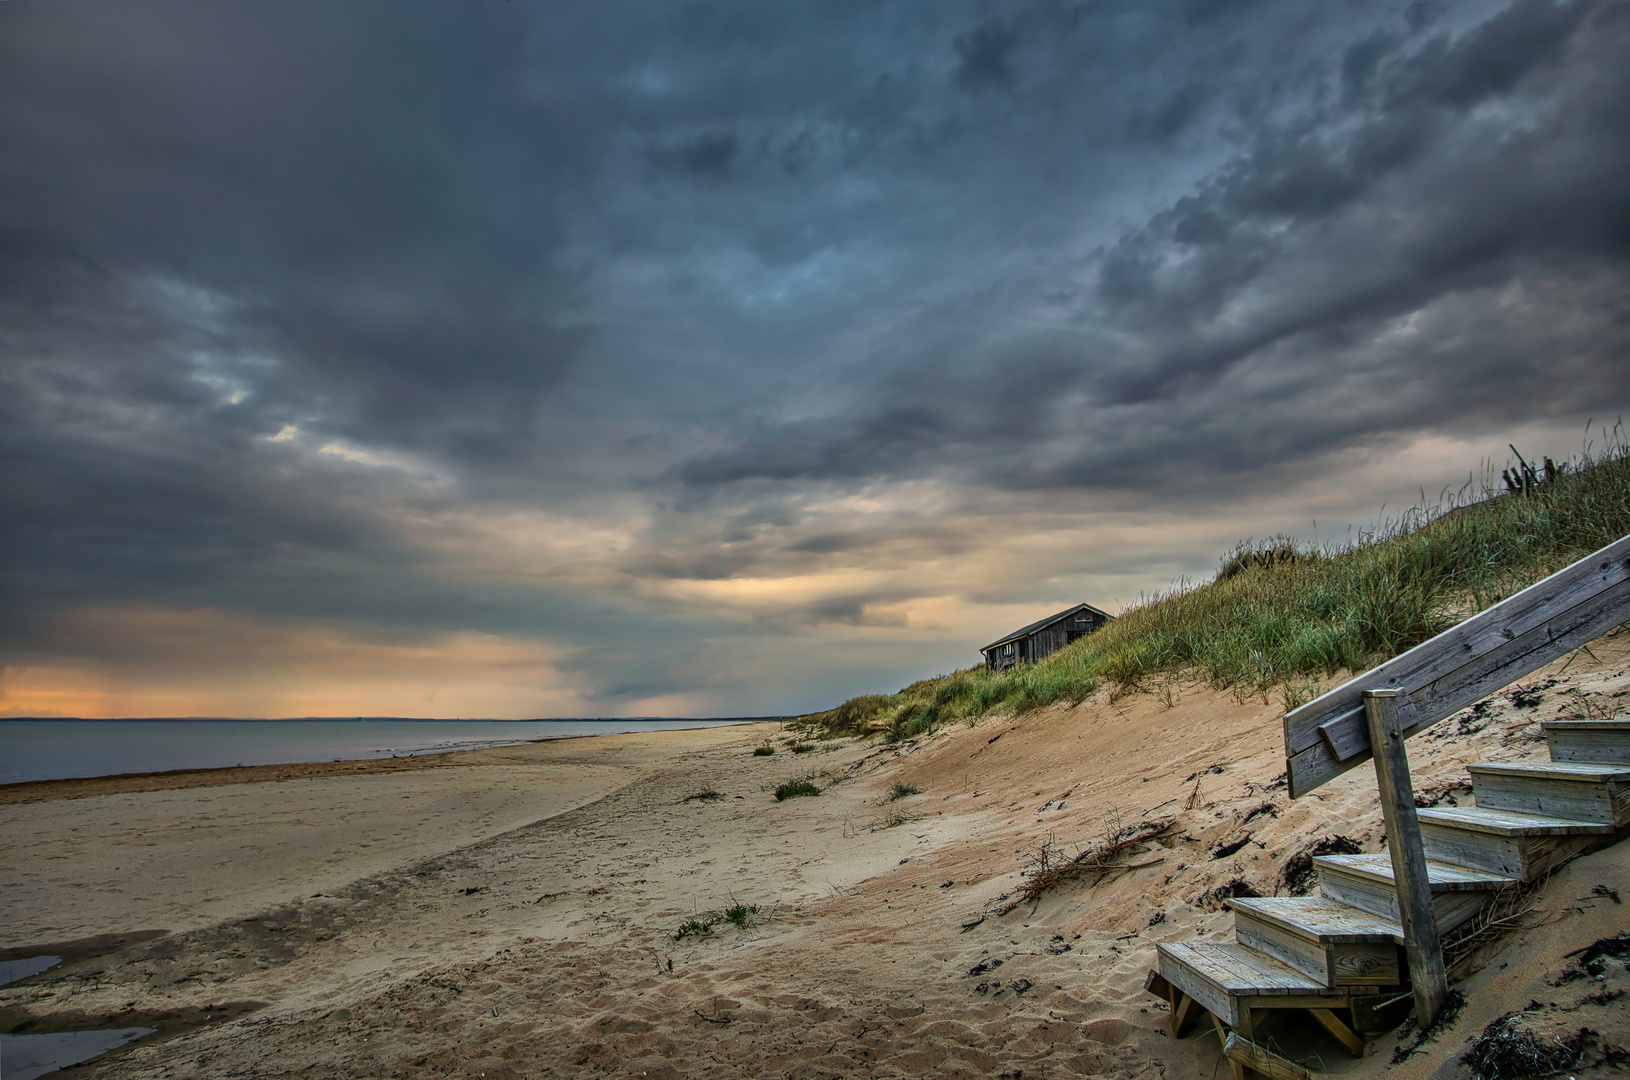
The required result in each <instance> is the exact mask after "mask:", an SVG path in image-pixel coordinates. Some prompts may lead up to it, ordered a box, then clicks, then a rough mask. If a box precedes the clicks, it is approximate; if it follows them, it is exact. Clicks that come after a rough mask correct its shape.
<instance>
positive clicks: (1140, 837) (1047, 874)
mask: <svg viewBox="0 0 1630 1080" xmlns="http://www.w3.org/2000/svg"><path fill="white" fill-rule="evenodd" d="M1175 826H1176V821H1175V819H1173V818H1159V819H1156V820H1154V821H1140V822H1137V823H1134V824H1130V825H1128V824H1123V823H1122V821H1121V818H1120V815H1119V814H1111V815H1110V816H1109V817H1108V818H1107V819H1105V822H1104V834H1103V839H1102V840H1100V841H1099V842H1098V843H1097V844H1094V845H1092V846H1091V847H1088V848H1086V849H1085V850H1083V851H1081V852H1079V853H1078V854H1077V855H1076V856H1075V857H1074V858H1066V857H1065V856H1064V851H1063V849H1062V848H1061V847H1059V846H1058V844H1057V842H1056V841H1054V839H1053V838H1052V836H1051V834H1049V836H1048V838H1047V839H1046V840H1045V841H1043V842H1042V844H1041V846H1040V847H1039V848H1037V849H1036V851H1035V853H1034V854H1032V855H1031V857H1030V863H1029V865H1028V866H1027V867H1026V868H1025V871H1024V873H1025V880H1024V883H1023V884H1022V885H1020V886H1019V888H1018V890H1017V891H1016V895H1015V896H1014V897H1013V899H1012V900H1011V901H1009V902H1008V903H1007V904H1006V906H1004V907H1002V908H1001V909H1000V910H999V911H998V914H1000V915H1006V914H1007V913H1008V912H1010V911H1012V910H1013V909H1014V908H1017V907H1018V906H1019V905H1021V904H1024V903H1032V904H1034V903H1037V902H1038V901H1040V900H1041V898H1042V897H1043V896H1044V895H1046V894H1047V893H1049V892H1051V891H1052V890H1054V889H1059V888H1062V887H1064V886H1066V885H1074V884H1078V883H1080V882H1086V883H1088V884H1091V885H1097V884H1099V883H1101V882H1103V881H1106V880H1108V879H1109V878H1112V877H1116V876H1118V875H1120V874H1124V873H1126V872H1127V871H1129V870H1136V869H1138V868H1139V867H1140V866H1145V865H1149V864H1148V863H1138V862H1128V861H1127V859H1126V857H1127V856H1130V855H1133V854H1135V852H1136V851H1137V849H1140V848H1141V847H1142V846H1143V845H1145V844H1148V843H1151V842H1153V841H1156V840H1160V839H1162V838H1163V837H1166V836H1167V835H1169V834H1170V833H1171V832H1172V830H1173V829H1174V828H1175ZM1156 861H1158V860H1156Z"/></svg>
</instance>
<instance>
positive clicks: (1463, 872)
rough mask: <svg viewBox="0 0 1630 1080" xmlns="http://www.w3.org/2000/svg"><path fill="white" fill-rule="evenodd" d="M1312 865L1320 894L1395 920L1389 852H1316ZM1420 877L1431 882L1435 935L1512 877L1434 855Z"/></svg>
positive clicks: (1456, 922) (1462, 918)
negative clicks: (1321, 853) (1450, 861)
mask: <svg viewBox="0 0 1630 1080" xmlns="http://www.w3.org/2000/svg"><path fill="white" fill-rule="evenodd" d="M1313 865H1314V867H1315V868H1316V869H1317V870H1318V872H1319V895H1320V896H1323V897H1324V898H1325V899H1327V900H1335V901H1337V902H1338V903H1342V904H1350V905H1351V906H1353V907H1356V908H1358V909H1359V910H1361V911H1367V912H1369V913H1370V914H1371V915H1379V916H1381V917H1382V918H1384V919H1389V920H1391V921H1393V922H1397V921H1398V919H1399V914H1398V892H1397V889H1396V888H1395V887H1394V885H1393V880H1392V859H1391V857H1390V856H1388V855H1384V854H1382V855H1316V856H1314V858H1313ZM1426 875H1427V878H1428V879H1429V880H1430V882H1431V888H1432V906H1433V907H1434V908H1435V909H1436V910H1437V914H1438V930H1439V932H1440V933H1441V932H1443V931H1446V930H1452V929H1453V928H1454V927H1456V926H1459V925H1460V924H1461V923H1463V922H1465V921H1466V920H1467V919H1469V918H1471V917H1472V916H1473V915H1475V914H1477V912H1478V909H1480V908H1481V907H1482V906H1483V905H1484V904H1486V903H1488V902H1489V900H1490V899H1492V898H1493V896H1494V894H1495V893H1496V892H1497V891H1499V890H1500V889H1503V888H1505V887H1506V886H1507V885H1513V884H1516V881H1517V879H1516V878H1514V877H1511V876H1509V875H1504V874H1494V873H1489V872H1488V871H1486V870H1475V869H1472V868H1470V867H1466V866H1455V865H1454V864H1452V863H1445V862H1439V861H1437V860H1435V859H1434V860H1428V861H1427V863H1426Z"/></svg>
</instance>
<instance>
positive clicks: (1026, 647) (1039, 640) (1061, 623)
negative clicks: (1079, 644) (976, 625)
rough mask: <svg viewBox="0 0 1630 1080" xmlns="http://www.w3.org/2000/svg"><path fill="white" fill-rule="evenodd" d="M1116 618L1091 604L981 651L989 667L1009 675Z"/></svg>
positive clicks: (1023, 630)
mask: <svg viewBox="0 0 1630 1080" xmlns="http://www.w3.org/2000/svg"><path fill="white" fill-rule="evenodd" d="M1112 618H1114V616H1113V615H1110V614H1108V613H1107V612H1103V611H1099V610H1098V609H1097V608H1095V607H1093V606H1092V605H1091V604H1077V605H1075V606H1074V607H1072V608H1065V609H1064V610H1063V611H1061V612H1059V613H1058V614H1057V615H1049V616H1047V617H1046V618H1045V619H1041V620H1039V621H1037V622H1033V623H1031V624H1030V625H1029V626H1026V627H1022V628H1020V629H1018V630H1015V631H1013V633H1011V634H1008V635H1006V636H1004V637H1000V638H997V639H996V640H995V641H993V642H991V643H990V644H989V645H986V646H985V647H984V648H983V649H980V650H979V651H980V652H982V653H984V654H985V666H986V667H987V668H989V669H990V670H991V671H1006V670H1007V669H1008V668H1010V667H1013V666H1015V665H1017V664H1033V663H1035V662H1036V661H1037V660H1040V659H1041V658H1042V657H1044V656H1049V655H1051V654H1052V653H1056V652H1057V651H1058V650H1060V649H1062V648H1063V647H1064V646H1066V645H1068V644H1069V643H1070V642H1072V641H1075V640H1077V639H1078V638H1084V637H1086V636H1087V635H1088V634H1090V633H1092V632H1093V631H1094V630H1096V629H1098V628H1099V627H1100V626H1103V625H1104V624H1105V623H1107V622H1108V621H1109V620H1110V619H1112Z"/></svg>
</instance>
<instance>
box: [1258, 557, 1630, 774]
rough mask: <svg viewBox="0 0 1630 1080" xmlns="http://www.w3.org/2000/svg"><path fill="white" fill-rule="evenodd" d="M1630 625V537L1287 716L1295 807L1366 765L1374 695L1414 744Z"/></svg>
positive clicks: (1289, 762)
mask: <svg viewBox="0 0 1630 1080" xmlns="http://www.w3.org/2000/svg"><path fill="white" fill-rule="evenodd" d="M1627 619H1630V537H1625V538H1623V539H1621V540H1618V541H1616V542H1614V543H1612V544H1609V545H1608V546H1607V547H1605V548H1603V549H1602V550H1601V551H1598V552H1596V553H1595V554H1594V555H1591V556H1590V557H1589V558H1586V559H1581V560H1580V561H1579V562H1576V563H1574V564H1573V565H1572V566H1569V567H1567V568H1566V569H1564V570H1561V571H1559V572H1558V573H1555V574H1552V575H1551V576H1550V577H1548V578H1546V579H1545V580H1544V581H1541V582H1538V583H1537V584H1535V585H1532V586H1530V587H1528V588H1526V589H1524V590H1523V591H1521V592H1519V593H1517V594H1516V595H1515V596H1512V597H1510V598H1508V599H1506V600H1504V601H1502V602H1500V603H1498V604H1495V605H1494V606H1493V607H1490V608H1489V609H1487V610H1486V611H1483V612H1481V613H1479V614H1478V615H1474V616H1473V617H1471V618H1470V619H1467V620H1466V621H1465V622H1462V623H1460V624H1459V625H1458V626H1455V627H1452V628H1451V629H1449V630H1447V631H1445V632H1444V633H1442V634H1439V635H1438V636H1437V637H1435V638H1433V639H1432V640H1431V641H1428V642H1425V643H1423V644H1421V645H1418V646H1416V647H1415V648H1413V649H1411V650H1409V651H1408V652H1406V653H1404V654H1403V655H1401V656H1398V657H1394V658H1393V659H1392V660H1389V661H1387V662H1386V663H1385V664H1382V665H1381V666H1380V667H1377V668H1375V669H1374V670H1373V671H1370V672H1367V673H1365V674H1364V675H1361V676H1359V677H1358V678H1356V679H1354V680H1352V681H1351V682H1348V683H1346V684H1344V685H1342V686H1340V687H1337V688H1336V689H1335V690H1332V691H1330V692H1329V693H1327V694H1324V695H1322V696H1321V697H1319V698H1317V699H1315V700H1314V701H1311V702H1309V703H1308V704H1306V705H1304V706H1302V707H1301V708H1299V709H1296V710H1293V711H1292V712H1290V713H1287V714H1286V715H1285V757H1286V763H1287V771H1288V773H1289V779H1290V793H1291V797H1292V798H1298V797H1300V796H1302V795H1305V794H1306V793H1307V792H1309V791H1312V790H1314V789H1315V788H1317V787H1318V786H1319V785H1320V784H1323V783H1325V782H1326V781H1328V780H1330V779H1332V778H1334V777H1336V776H1339V775H1340V774H1341V773H1343V772H1346V771H1347V770H1348V769H1351V768H1354V767H1356V766H1357V765H1359V764H1362V763H1363V761H1364V760H1365V757H1366V755H1367V754H1368V750H1367V749H1365V748H1366V747H1367V746H1368V737H1367V735H1366V734H1365V733H1364V730H1363V719H1362V717H1363V705H1362V695H1363V691H1364V690H1365V689H1371V688H1373V689H1392V690H1397V691H1399V692H1400V695H1401V700H1400V702H1399V712H1400V714H1401V717H1402V720H1403V726H1404V731H1405V735H1406V737H1407V736H1409V735H1413V734H1415V733H1416V732H1418V731H1420V730H1422V729H1424V728H1425V727H1427V726H1429V725H1431V724H1433V723H1436V722H1437V721H1439V720H1441V719H1443V718H1444V717H1445V716H1448V715H1450V714H1451V713H1454V712H1455V711H1457V710H1459V709H1461V708H1464V707H1465V706H1467V705H1470V704H1472V703H1473V702H1476V701H1478V700H1480V699H1482V698H1484V697H1487V696H1488V695H1489V694H1491V693H1493V692H1494V691H1495V690H1498V689H1500V688H1501V687H1502V686H1505V685H1507V684H1509V683H1511V682H1513V681H1515V680H1517V679H1520V678H1521V677H1522V676H1524V675H1526V674H1528V673H1529V672H1531V671H1533V670H1535V669H1536V668H1539V667H1542V666H1543V665H1545V664H1547V663H1549V662H1550V661H1551V660H1554V659H1555V658H1556V657H1558V656H1561V655H1562V654H1563V653H1565V652H1567V651H1569V650H1571V649H1575V648H1578V647H1579V646H1580V645H1583V644H1585V643H1587V642H1589V641H1590V640H1592V639H1593V638H1596V637H1599V636H1600V635H1601V634H1603V633H1606V632H1607V631H1608V630H1611V629H1613V628H1614V627H1615V626H1618V625H1619V624H1620V623H1623V622H1625V621H1626V620H1627Z"/></svg>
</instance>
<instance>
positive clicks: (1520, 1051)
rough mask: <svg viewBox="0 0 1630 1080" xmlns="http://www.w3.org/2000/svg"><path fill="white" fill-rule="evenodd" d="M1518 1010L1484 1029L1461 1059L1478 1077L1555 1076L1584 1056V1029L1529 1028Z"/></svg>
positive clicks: (1491, 1079)
mask: <svg viewBox="0 0 1630 1080" xmlns="http://www.w3.org/2000/svg"><path fill="white" fill-rule="evenodd" d="M1523 1015H1524V1014H1522V1013H1520V1012H1515V1013H1506V1014H1505V1015H1504V1016H1502V1017H1500V1018H1499V1019H1497V1020H1495V1021H1493V1022H1492V1023H1490V1024H1489V1026H1488V1027H1486V1028H1484V1029H1483V1034H1482V1035H1480V1036H1478V1038H1477V1041H1476V1042H1474V1043H1472V1047H1471V1049H1470V1050H1468V1051H1466V1052H1465V1053H1464V1054H1462V1055H1461V1057H1460V1062H1461V1064H1463V1065H1466V1066H1468V1067H1470V1068H1471V1071H1472V1075H1473V1076H1474V1077H1476V1078H1477V1080H1529V1078H1531V1077H1540V1076H1555V1075H1556V1074H1557V1073H1559V1072H1562V1071H1563V1070H1564V1069H1572V1068H1574V1067H1576V1066H1577V1065H1578V1064H1579V1063H1580V1062H1582V1061H1583V1060H1584V1059H1585V1036H1586V1035H1587V1029H1584V1028H1581V1029H1580V1030H1579V1031H1578V1033H1576V1034H1567V1035H1562V1034H1546V1033H1541V1032H1537V1031H1533V1030H1530V1029H1529V1028H1528V1027H1527V1026H1526V1025H1525V1024H1524V1023H1523Z"/></svg>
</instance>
